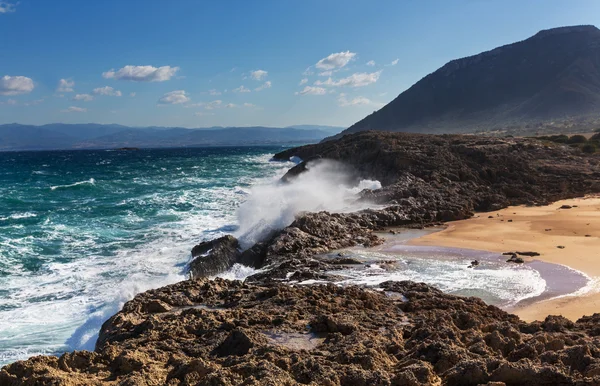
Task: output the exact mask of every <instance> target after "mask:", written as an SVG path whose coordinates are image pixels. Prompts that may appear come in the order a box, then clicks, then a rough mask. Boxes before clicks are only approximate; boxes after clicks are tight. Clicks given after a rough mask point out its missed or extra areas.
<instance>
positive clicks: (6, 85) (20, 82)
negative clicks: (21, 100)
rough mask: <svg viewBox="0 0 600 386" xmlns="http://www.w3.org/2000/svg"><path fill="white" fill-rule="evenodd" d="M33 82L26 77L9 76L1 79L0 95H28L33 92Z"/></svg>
mask: <svg viewBox="0 0 600 386" xmlns="http://www.w3.org/2000/svg"><path fill="white" fill-rule="evenodd" d="M33 88H34V85H33V80H31V78H28V77H26V76H8V75H5V76H3V77H2V78H0V95H18V94H27V93H30V92H31V91H33Z"/></svg>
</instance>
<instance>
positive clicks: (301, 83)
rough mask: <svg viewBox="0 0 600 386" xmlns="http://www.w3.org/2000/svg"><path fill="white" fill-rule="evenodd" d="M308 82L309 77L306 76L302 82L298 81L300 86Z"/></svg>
mask: <svg viewBox="0 0 600 386" xmlns="http://www.w3.org/2000/svg"><path fill="white" fill-rule="evenodd" d="M307 83H308V78H304V79H302V80H301V81H300V83H298V86H302V85H303V84H307Z"/></svg>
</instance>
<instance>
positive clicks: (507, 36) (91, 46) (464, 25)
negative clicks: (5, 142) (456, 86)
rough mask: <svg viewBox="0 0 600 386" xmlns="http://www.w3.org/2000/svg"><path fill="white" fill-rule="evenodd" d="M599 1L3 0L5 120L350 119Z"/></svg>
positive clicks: (284, 122) (183, 123)
mask: <svg viewBox="0 0 600 386" xmlns="http://www.w3.org/2000/svg"><path fill="white" fill-rule="evenodd" d="M580 24H592V25H596V26H600V1H596V0H564V1H558V0H528V1H526V0H519V1H515V0H498V1H496V0H454V1H447V0H422V1H397V0H391V1H387V0H380V1H353V0H344V1H340V0H304V1H294V0H286V1H283V0H255V1H247V0H236V1H234V0H203V1H196V0H171V1H166V0H102V1H81V0H53V1H50V0H18V1H17V0H0V124H3V123H13V122H17V123H22V124H36V125H37V124H46V123H57V122H63V123H88V122H93V123H118V124H123V125H129V126H169V127H173V126H178V127H189V128H195V127H211V126H257V125H260V126H274V127H283V126H290V125H298V124H319V125H334V126H343V127H348V126H350V125H352V124H353V123H355V122H357V121H358V120H360V119H362V118H363V117H365V116H366V115H368V114H370V113H372V112H373V111H375V110H377V109H379V108H381V107H382V106H383V105H385V104H386V103H388V102H390V101H391V100H393V99H394V98H395V97H396V96H397V95H398V94H400V93H401V92H402V91H404V90H406V89H407V88H409V87H410V86H411V85H412V84H414V83H415V82H417V81H418V80H419V79H421V78H422V77H424V76H426V75H427V74H429V73H431V72H433V71H435V70H436V69H437V68H439V67H441V66H442V65H444V64H445V63H447V62H448V61H450V60H452V59H456V58H461V57H465V56H469V55H474V54H477V53H479V52H482V51H487V50H490V49H493V48H494V47H497V46H500V45H504V44H509V43H512V42H515V41H519V40H523V39H526V38H528V37H530V36H532V35H534V34H535V33H536V32H538V31H539V30H542V29H548V28H554V27H559V26H566V25H580Z"/></svg>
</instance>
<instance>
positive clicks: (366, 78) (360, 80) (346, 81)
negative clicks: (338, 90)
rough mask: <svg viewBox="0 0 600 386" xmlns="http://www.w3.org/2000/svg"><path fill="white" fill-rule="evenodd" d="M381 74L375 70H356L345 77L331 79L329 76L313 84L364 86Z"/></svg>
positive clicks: (373, 81)
mask: <svg viewBox="0 0 600 386" xmlns="http://www.w3.org/2000/svg"><path fill="white" fill-rule="evenodd" d="M380 75H381V71H377V72H371V73H367V72H357V73H355V74H352V75H350V76H349V77H347V78H342V79H340V80H333V79H331V78H329V79H327V80H326V81H320V80H317V81H316V82H315V83H314V84H315V85H316V86H331V87H343V86H348V87H364V86H368V85H370V84H373V83H375V82H377V81H378V80H379V76H380Z"/></svg>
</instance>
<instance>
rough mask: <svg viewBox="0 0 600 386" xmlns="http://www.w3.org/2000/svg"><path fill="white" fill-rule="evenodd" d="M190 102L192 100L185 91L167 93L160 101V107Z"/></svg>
mask: <svg viewBox="0 0 600 386" xmlns="http://www.w3.org/2000/svg"><path fill="white" fill-rule="evenodd" d="M189 101H190V98H189V97H188V96H187V94H186V92H185V91H184V90H175V91H171V92H168V93H166V94H165V95H163V96H162V97H161V98H160V99H159V100H158V104H159V105H179V104H182V103H187V102H189Z"/></svg>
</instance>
